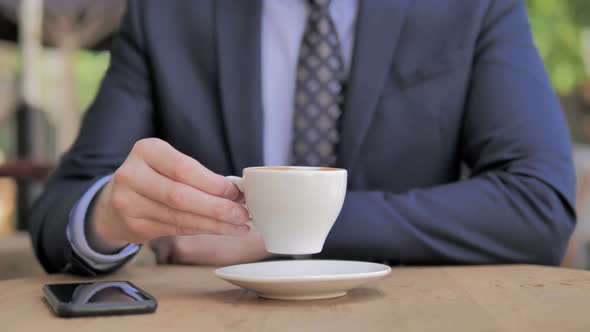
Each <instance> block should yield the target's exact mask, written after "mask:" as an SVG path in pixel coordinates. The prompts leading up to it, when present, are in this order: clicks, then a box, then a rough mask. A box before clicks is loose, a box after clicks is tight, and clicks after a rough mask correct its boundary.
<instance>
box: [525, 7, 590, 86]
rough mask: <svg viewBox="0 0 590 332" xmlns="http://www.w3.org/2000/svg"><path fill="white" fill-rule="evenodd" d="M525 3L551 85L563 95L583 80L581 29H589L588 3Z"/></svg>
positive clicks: (584, 77)
mask: <svg viewBox="0 0 590 332" xmlns="http://www.w3.org/2000/svg"><path fill="white" fill-rule="evenodd" d="M526 4H527V7H528V12H529V17H530V20H531V27H532V30H533V35H534V38H535V42H536V44H537V47H538V48H539V51H540V53H541V56H542V57H543V60H544V61H545V65H546V66H547V70H548V71H549V75H550V76H551V80H552V81H553V86H554V87H555V89H556V90H557V91H558V92H559V93H561V94H566V93H568V92H570V91H571V90H572V89H573V88H575V86H576V85H577V84H579V83H580V82H581V81H582V80H584V79H586V78H587V74H586V72H585V67H584V59H583V56H582V30H583V28H585V27H590V0H526Z"/></svg>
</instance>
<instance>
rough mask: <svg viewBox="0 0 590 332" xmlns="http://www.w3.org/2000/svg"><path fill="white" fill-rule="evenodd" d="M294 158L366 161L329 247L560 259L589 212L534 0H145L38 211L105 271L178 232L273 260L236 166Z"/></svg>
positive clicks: (229, 251)
mask: <svg viewBox="0 0 590 332" xmlns="http://www.w3.org/2000/svg"><path fill="white" fill-rule="evenodd" d="M462 163H464V164H466V165H467V166H468V168H469V170H470V174H469V176H468V177H467V178H462V177H461V164H462ZM284 164H298V165H329V166H335V167H343V168H346V169H347V170H348V171H349V182H348V193H347V197H346V200H345V203H344V207H343V209H342V212H341V214H340V216H339V217H338V220H337V221H336V223H335V225H334V227H333V228H332V230H331V232H330V234H329V236H328V239H327V241H326V244H325V246H324V251H323V252H322V253H321V254H319V255H317V257H328V258H342V259H357V260H373V261H388V262H389V263H391V264H396V263H403V264H443V263H444V264H453V263H460V264H485V263H513V262H521V263H540V264H558V263H559V262H560V260H561V258H562V255H563V252H564V250H565V248H566V245H567V242H568V238H569V236H570V233H571V231H572V229H573V227H574V224H575V216H574V211H573V202H574V171H573V166H572V160H571V149H570V145H569V140H568V134H567V128H566V126H565V124H564V120H563V119H562V114H561V112H560V109H559V106H558V103H557V99H556V97H555V95H554V93H553V91H552V88H551V85H550V82H549V79H548V78H547V75H546V73H545V70H544V68H543V64H542V61H541V59H540V58H539V55H538V52H537V51H536V49H535V47H534V45H533V40H532V37H531V32H530V27H529V24H528V19H527V15H526V10H525V6H524V4H523V1H520V0H476V1H464V0H448V1H437V0H395V1H394V0H391V1H389V0H368V1H358V0H334V1H329V0H284V1H276V0H256V1H232V0H209V1H205V0H203V1H178V2H170V1H155V0H154V1H151V0H144V1H130V3H129V6H128V12H127V14H126V16H125V18H124V21H123V23H122V27H121V30H120V32H119V34H118V36H117V37H116V39H115V41H114V43H113V46H112V57H111V65H110V68H109V70H108V73H107V74H106V77H105V79H104V82H103V83H102V87H101V89H100V92H99V94H98V96H97V98H96V100H95V102H94V104H93V105H92V106H91V108H90V109H89V110H88V112H87V113H86V115H85V118H84V123H83V125H82V128H81V131H80V135H79V137H78V139H77V140H76V142H75V144H74V145H73V147H72V148H71V150H70V151H69V152H68V153H67V154H66V155H65V156H64V158H63V160H62V161H61V163H60V166H59V167H58V169H57V171H56V172H55V174H54V175H53V177H52V178H51V180H50V181H49V183H48V185H47V188H46V191H45V193H44V194H43V195H42V197H41V198H40V199H39V201H38V202H37V204H36V207H35V208H34V216H33V223H32V227H31V234H32V238H33V243H34V245H35V249H36V253H37V256H38V257H39V259H40V261H41V263H42V264H43V266H44V267H45V268H46V270H47V271H49V272H59V271H67V272H74V273H85V274H97V273H104V272H108V271H112V270H114V269H116V268H118V267H119V266H121V265H122V264H124V263H125V262H126V261H127V260H128V259H129V258H130V257H132V256H133V254H134V253H135V252H136V251H137V250H138V245H140V244H142V243H146V242H149V241H151V240H154V239H165V240H156V241H155V242H152V243H154V248H155V250H156V252H157V254H158V256H159V257H160V259H161V260H163V261H173V262H181V263H195V264H199V263H211V264H228V263H234V262H248V261H255V260H259V259H263V258H265V257H266V256H267V254H266V252H264V248H263V246H262V244H261V241H260V238H259V237H258V236H257V235H256V234H255V233H254V232H250V231H249V228H248V226H247V225H246V222H247V218H248V213H247V210H246V209H245V208H243V207H242V206H241V205H240V204H239V196H240V194H239V192H238V191H237V189H236V188H235V187H234V186H233V185H232V184H231V183H230V182H229V181H227V180H226V179H225V177H224V176H226V175H232V174H238V175H239V174H240V172H241V170H242V169H243V168H244V167H247V166H257V165H284ZM113 174H114V176H113ZM180 235H190V236H180Z"/></svg>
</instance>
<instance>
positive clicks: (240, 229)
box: [233, 225, 250, 235]
mask: <svg viewBox="0 0 590 332" xmlns="http://www.w3.org/2000/svg"><path fill="white" fill-rule="evenodd" d="M233 229H234V232H235V233H234V234H235V235H244V234H248V232H250V226H248V225H240V226H235V227H233Z"/></svg>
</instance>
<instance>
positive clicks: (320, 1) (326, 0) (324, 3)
mask: <svg viewBox="0 0 590 332" xmlns="http://www.w3.org/2000/svg"><path fill="white" fill-rule="evenodd" d="M330 2H332V0H309V3H310V4H311V6H312V7H316V8H319V9H323V10H326V9H328V8H329V7H330Z"/></svg>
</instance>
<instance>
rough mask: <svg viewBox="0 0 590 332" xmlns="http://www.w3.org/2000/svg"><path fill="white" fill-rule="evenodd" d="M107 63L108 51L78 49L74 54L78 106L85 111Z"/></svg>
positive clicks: (96, 89) (94, 93)
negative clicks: (98, 51)
mask: <svg viewBox="0 0 590 332" xmlns="http://www.w3.org/2000/svg"><path fill="white" fill-rule="evenodd" d="M108 65H109V53H108V52H100V53H95V52H89V51H79V52H78V54H76V63H75V68H74V70H75V75H76V85H77V89H78V90H77V95H78V100H77V102H78V108H79V110H80V111H82V112H83V111H85V110H86V109H87V108H88V106H90V103H92V101H93V100H94V97H95V96H96V93H97V92H98V88H99V86H100V82H101V81H102V77H103V76H104V74H105V72H106V70H107V68H108Z"/></svg>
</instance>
